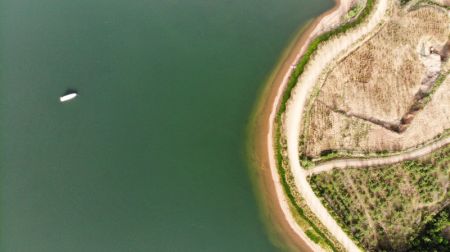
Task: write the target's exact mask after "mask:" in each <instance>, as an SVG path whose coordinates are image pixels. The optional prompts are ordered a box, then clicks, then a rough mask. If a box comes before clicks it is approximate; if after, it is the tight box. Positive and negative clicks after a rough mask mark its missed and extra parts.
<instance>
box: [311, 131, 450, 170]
mask: <svg viewBox="0 0 450 252" xmlns="http://www.w3.org/2000/svg"><path fill="white" fill-rule="evenodd" d="M448 144H450V137H447V138H444V139H441V140H439V141H437V142H434V143H432V144H429V145H426V146H424V147H422V148H419V149H416V150H413V151H409V152H406V153H402V154H399V155H394V156H389V157H379V158H369V159H340V160H333V161H330V162H325V163H323V164H320V165H317V166H315V167H314V168H312V169H310V170H308V171H307V172H306V174H307V176H310V175H312V174H317V173H321V172H327V171H331V170H332V169H345V168H364V167H373V166H380V165H390V164H395V163H399V162H402V161H406V160H414V159H417V158H420V157H422V156H425V155H427V154H430V153H431V152H433V151H435V150H438V149H440V148H442V147H443V146H446V145H448Z"/></svg>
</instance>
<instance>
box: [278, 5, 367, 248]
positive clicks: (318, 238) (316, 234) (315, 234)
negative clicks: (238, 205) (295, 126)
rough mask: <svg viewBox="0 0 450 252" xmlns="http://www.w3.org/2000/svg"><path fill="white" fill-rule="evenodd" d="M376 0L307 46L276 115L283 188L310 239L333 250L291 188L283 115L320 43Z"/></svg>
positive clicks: (364, 15)
mask: <svg viewBox="0 0 450 252" xmlns="http://www.w3.org/2000/svg"><path fill="white" fill-rule="evenodd" d="M374 1H375V0H367V4H366V6H365V8H364V9H363V10H362V11H361V14H360V15H359V16H358V17H357V18H356V19H355V20H354V21H352V22H349V23H346V24H343V25H341V26H339V27H338V28H336V29H334V30H331V31H328V32H325V33H323V34H321V35H319V36H318V37H316V38H315V39H314V40H313V41H312V42H311V43H310V45H309V46H308V47H307V49H306V51H305V53H304V55H303V56H302V57H301V58H300V60H299V62H298V63H297V65H296V67H295V69H294V70H293V71H292V74H291V76H290V78H289V80H288V83H287V87H286V90H285V91H284V93H283V96H282V100H281V103H280V106H279V109H278V112H277V116H276V122H275V123H276V132H275V145H276V146H275V148H276V160H277V168H278V173H279V174H280V177H281V183H282V186H283V189H284V191H285V193H286V195H287V197H288V198H289V201H290V203H291V205H292V208H293V209H294V210H295V212H296V214H297V215H298V217H299V218H301V220H302V221H303V222H304V223H305V224H307V225H309V226H310V228H311V229H310V230H312V231H309V232H308V230H306V234H307V235H308V237H310V239H311V240H312V241H314V242H316V243H319V244H321V243H325V244H326V245H327V246H328V247H330V249H331V250H333V251H338V250H340V248H339V247H340V245H339V244H336V241H332V239H333V238H332V237H331V235H328V234H325V232H327V231H326V230H325V231H322V228H321V227H319V226H318V225H320V224H316V221H315V220H314V221H313V220H312V219H313V218H314V215H313V214H312V213H310V212H308V211H309V210H308V209H306V208H305V209H303V208H302V207H301V206H300V205H299V204H298V202H297V200H296V197H295V196H294V193H293V191H292V190H291V187H290V185H289V182H288V178H287V172H286V171H287V170H286V169H285V168H284V166H283V161H284V157H283V150H284V149H285V148H284V146H283V143H282V134H281V125H282V115H283V113H284V112H285V111H286V103H287V102H288V100H289V99H290V98H291V93H292V90H293V88H294V87H295V86H296V84H297V82H298V79H299V77H300V75H301V74H302V73H303V72H304V70H305V67H306V64H307V63H308V62H309V60H310V59H311V57H312V56H313V54H314V53H315V52H316V51H317V49H318V47H319V45H320V44H321V43H322V42H325V41H328V40H329V39H331V38H333V37H335V36H336V35H339V34H342V33H344V32H346V31H348V30H350V29H352V28H354V27H356V26H357V25H359V24H361V23H362V22H363V21H365V20H366V19H367V17H368V16H369V14H370V13H371V12H372V10H373V7H374Z"/></svg>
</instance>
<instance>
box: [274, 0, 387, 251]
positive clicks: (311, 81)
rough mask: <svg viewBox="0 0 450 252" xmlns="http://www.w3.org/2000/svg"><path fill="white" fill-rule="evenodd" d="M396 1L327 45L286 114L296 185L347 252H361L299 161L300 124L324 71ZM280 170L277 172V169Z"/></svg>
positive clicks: (380, 5)
mask: <svg viewBox="0 0 450 252" xmlns="http://www.w3.org/2000/svg"><path fill="white" fill-rule="evenodd" d="M390 4H392V0H379V1H377V4H376V5H375V7H374V10H373V14H372V15H371V16H370V17H369V20H368V21H367V22H366V23H365V24H363V25H361V26H359V27H357V28H355V29H353V30H351V31H350V32H347V33H346V34H344V35H342V36H339V37H338V38H335V39H333V40H332V41H330V42H328V43H326V44H325V45H323V46H322V48H321V49H320V50H319V51H318V52H317V54H316V55H315V56H314V59H313V60H312V61H310V62H309V63H308V66H307V68H306V70H305V72H304V73H303V74H302V75H301V76H300V79H299V81H298V83H297V85H296V87H295V88H294V90H293V91H292V96H291V99H290V101H289V103H288V105H287V110H286V114H285V116H286V117H285V135H286V139H287V151H288V159H289V165H290V168H291V171H292V173H293V175H294V178H295V185H296V187H297V190H298V192H299V193H300V194H301V196H302V198H303V199H304V200H305V202H306V204H307V205H308V206H309V208H310V209H311V211H312V212H313V213H315V214H316V216H317V217H318V219H319V220H320V221H321V222H322V224H323V225H324V226H325V227H326V228H327V229H328V230H329V232H330V233H331V234H332V235H333V236H334V237H335V238H336V239H337V240H338V241H339V242H340V243H341V244H342V245H343V246H344V248H345V249H346V250H347V251H360V249H359V248H358V246H357V245H356V244H355V243H354V242H353V240H351V239H350V237H349V236H348V235H347V234H346V233H345V232H344V231H343V230H342V228H341V227H340V226H339V225H338V224H337V222H336V221H335V220H334V218H333V217H332V216H331V215H330V214H329V213H328V211H327V210H326V208H325V207H324V206H323V205H322V203H321V202H320V200H319V198H318V197H317V196H316V195H315V194H314V192H313V190H312V188H311V186H310V185H309V183H308V181H307V175H308V174H307V171H306V170H305V169H304V168H303V167H301V165H300V160H299V155H298V153H299V149H298V141H299V134H300V123H301V121H302V116H303V115H302V112H303V110H304V107H305V104H306V100H307V98H308V96H309V94H310V92H311V90H312V89H313V88H314V85H315V83H317V81H318V79H319V77H320V75H321V73H322V70H323V69H325V68H326V67H327V66H328V65H329V64H330V63H331V62H333V60H334V59H335V58H336V57H338V56H339V54H340V53H342V52H343V51H345V50H346V49H348V48H350V47H351V46H352V45H353V44H354V43H356V42H358V41H359V40H360V39H362V38H363V37H365V36H366V35H368V34H369V33H370V32H371V31H372V30H374V29H375V28H376V27H377V25H378V24H380V23H382V21H383V19H384V17H385V15H386V13H387V11H388V9H389V6H390ZM275 169H276V168H275Z"/></svg>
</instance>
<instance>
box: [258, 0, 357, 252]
mask: <svg viewBox="0 0 450 252" xmlns="http://www.w3.org/2000/svg"><path fill="white" fill-rule="evenodd" d="M353 1H354V0H336V5H335V6H334V7H333V8H332V9H331V10H329V11H327V12H325V13H324V14H322V15H321V16H320V17H318V18H317V19H316V20H314V22H313V23H312V24H311V25H310V26H309V28H308V29H307V30H306V31H304V32H303V34H302V36H301V37H299V39H298V40H297V41H296V43H295V45H293V47H292V49H291V50H290V52H289V53H288V54H287V55H286V56H285V58H284V59H283V61H282V63H281V64H280V66H279V67H278V69H276V71H275V74H274V75H273V77H272V78H271V79H270V82H269V84H268V86H267V88H266V90H264V92H263V95H262V97H263V99H262V100H261V101H260V104H259V105H258V108H257V110H256V112H255V115H256V118H255V119H254V122H253V123H252V124H254V126H252V127H253V128H254V130H255V131H256V133H255V138H254V139H256V141H255V143H254V145H253V146H250V147H251V148H254V150H251V151H252V152H253V153H254V156H253V157H252V159H253V162H254V163H255V166H256V167H257V168H258V170H256V173H257V175H258V177H259V178H260V179H259V180H260V190H261V192H263V195H262V197H263V198H266V199H263V200H262V203H263V204H265V207H266V208H267V213H265V215H266V219H268V220H269V221H270V222H272V223H269V224H271V225H272V226H276V230H275V232H278V233H279V236H280V237H281V239H282V240H283V241H281V242H283V243H285V244H286V243H287V244H288V246H292V247H293V249H292V250H294V251H322V250H323V249H322V248H321V247H320V246H318V245H317V244H316V243H314V242H312V241H311V240H310V239H309V238H308V237H307V236H306V234H305V232H304V230H302V228H301V227H300V226H299V225H298V223H297V221H296V220H295V217H294V216H293V215H292V212H291V209H290V207H289V203H288V202H289V200H288V199H287V197H286V195H285V192H284V189H283V186H282V184H281V181H280V176H279V174H278V169H277V165H276V160H275V152H274V151H275V150H274V143H273V139H274V123H275V117H276V113H277V111H278V107H279V104H280V101H281V97H282V95H283V92H284V90H285V87H286V85H287V80H288V79H289V76H290V75H291V71H292V69H291V66H292V65H294V64H296V63H297V62H298V60H299V59H300V57H301V56H302V55H303V53H304V51H305V50H306V48H307V46H308V45H309V43H310V42H311V41H312V40H313V39H314V38H315V37H316V36H318V35H319V34H320V33H322V32H323V31H324V30H326V29H327V28H329V27H335V26H336V25H337V24H338V23H339V21H340V18H341V16H342V15H344V14H345V13H347V11H348V10H349V9H350V7H351V5H352V3H353ZM273 202H277V203H276V204H274V203H273ZM275 242H276V241H275Z"/></svg>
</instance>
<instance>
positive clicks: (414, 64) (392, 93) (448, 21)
mask: <svg viewBox="0 0 450 252" xmlns="http://www.w3.org/2000/svg"><path fill="white" fill-rule="evenodd" d="M394 10H395V11H394V13H393V15H392V17H391V19H390V20H389V22H387V23H386V24H385V25H384V27H383V28H382V29H381V30H380V31H379V32H378V33H377V34H376V35H375V36H373V37H372V38H371V39H370V40H368V41H367V42H366V43H365V44H363V45H362V46H361V47H359V48H357V49H356V50H355V51H353V52H352V53H351V54H349V55H348V56H346V57H344V58H343V59H342V60H341V61H339V63H337V64H336V66H335V67H333V68H332V69H331V70H330V71H329V72H328V73H327V76H326V78H325V80H324V81H323V82H319V83H318V87H320V93H319V94H318V95H317V97H316V98H315V99H312V101H310V102H311V103H312V108H311V110H310V111H307V117H306V118H308V120H307V123H306V125H305V129H304V130H303V132H302V133H303V134H305V136H306V137H305V149H304V150H303V151H304V152H305V154H306V155H308V156H312V157H317V156H318V155H319V154H320V152H321V151H323V150H329V149H332V150H348V151H357V152H375V151H384V150H387V151H398V150H402V149H406V148H411V147H413V146H416V145H418V144H421V143H423V142H426V141H428V140H430V139H432V138H433V137H435V136H436V135H438V134H440V133H442V132H443V131H444V129H445V128H446V127H447V128H448V127H449V126H450V117H449V113H450V110H448V109H447V107H448V106H450V99H449V97H450V92H448V91H449V87H448V86H449V85H450V83H449V82H448V81H446V83H444V84H443V85H442V86H441V87H440V88H439V89H438V91H437V93H435V94H434V95H433V96H432V97H433V98H432V102H431V103H430V104H427V105H426V106H425V109H423V110H422V111H419V112H418V113H414V114H410V115H411V116H410V117H409V122H408V125H407V127H404V128H405V130H404V131H403V132H401V133H398V132H395V131H393V130H390V129H387V128H385V127H382V126H381V125H377V124H376V123H373V122H371V121H369V119H373V121H375V120H378V121H383V122H386V123H389V125H397V124H398V123H400V119H402V117H403V116H404V115H406V114H407V113H408V112H409V111H410V108H411V106H412V104H414V101H415V99H416V96H415V95H416V94H417V93H418V92H421V91H422V90H425V89H426V88H431V87H432V85H433V83H434V81H433V79H434V80H435V79H436V78H437V76H438V75H439V73H440V72H445V71H442V70H443V69H441V68H444V66H441V60H440V56H439V54H437V53H436V54H434V53H433V54H430V53H425V52H424V51H426V50H424V48H430V47H433V48H435V49H439V50H441V48H442V47H443V46H444V45H445V44H446V43H447V41H448V39H449V35H450V16H449V14H448V13H446V11H444V10H443V9H437V8H434V7H424V8H420V9H419V10H416V11H413V12H405V11H404V10H402V9H399V8H395V9H394ZM430 80H431V81H430ZM405 118H406V117H405ZM424 122H427V123H424Z"/></svg>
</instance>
